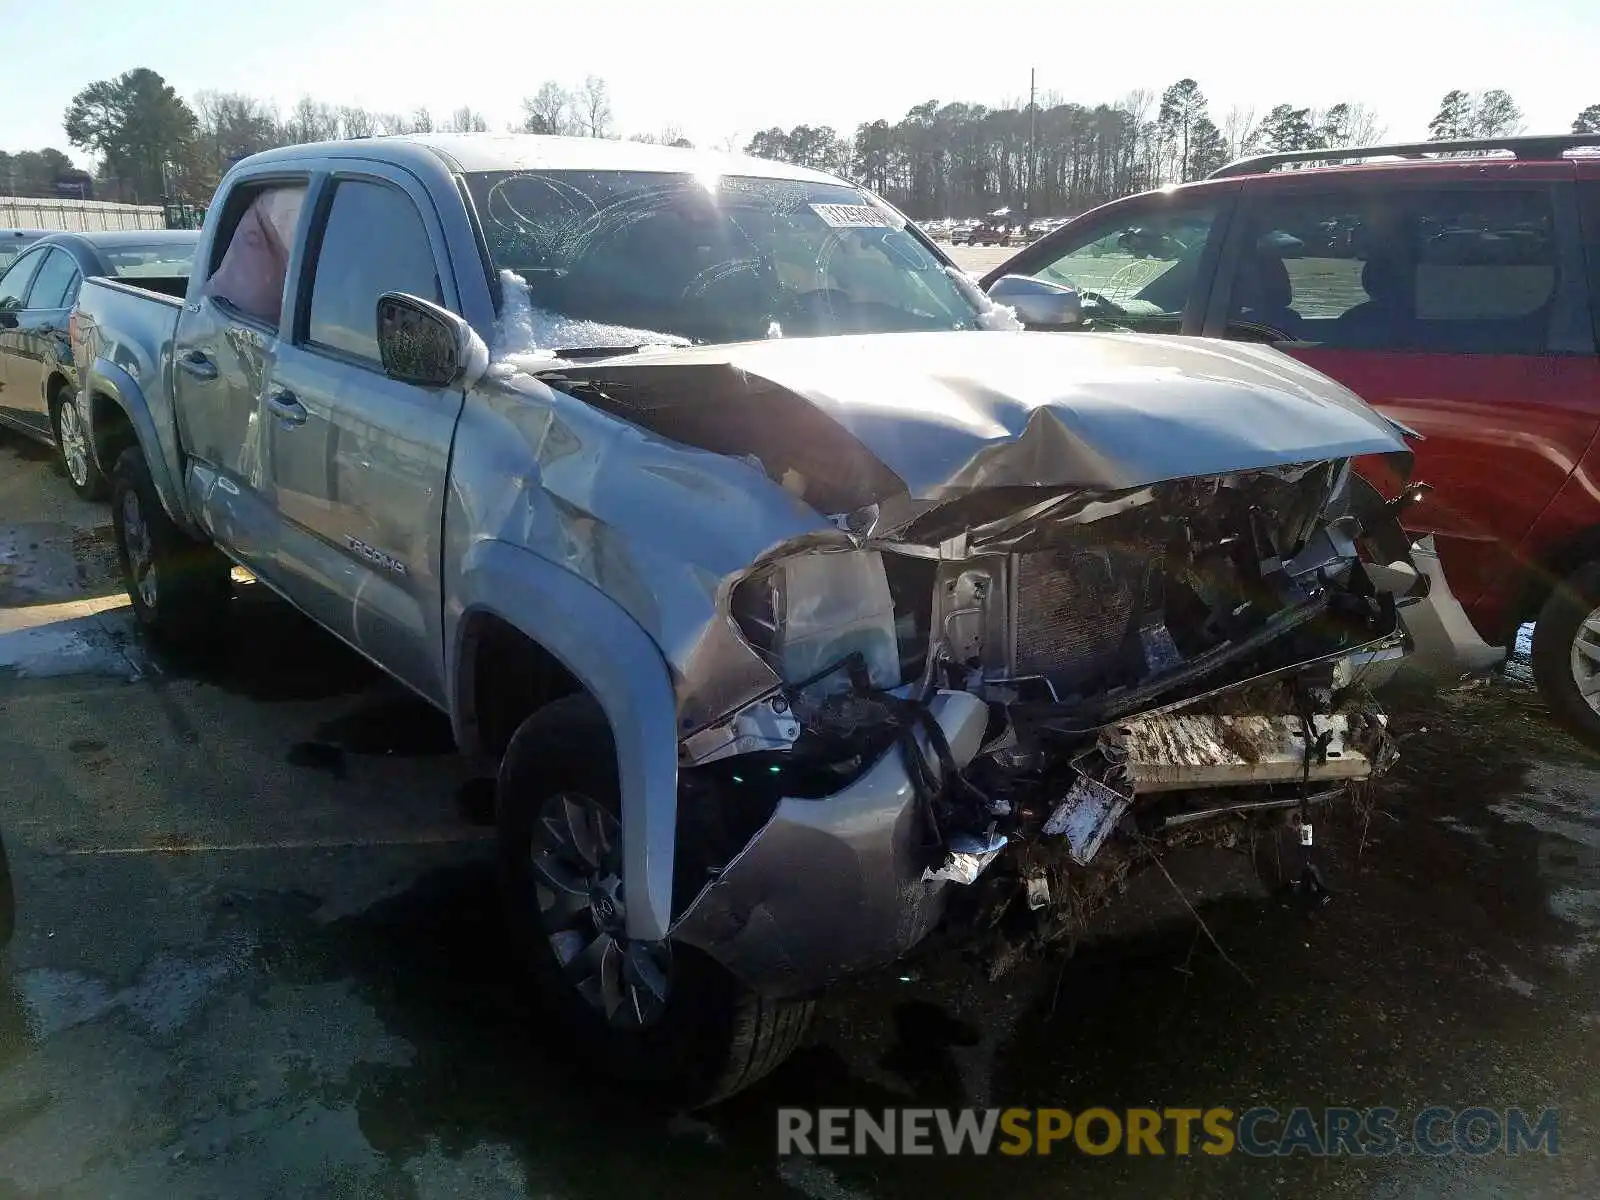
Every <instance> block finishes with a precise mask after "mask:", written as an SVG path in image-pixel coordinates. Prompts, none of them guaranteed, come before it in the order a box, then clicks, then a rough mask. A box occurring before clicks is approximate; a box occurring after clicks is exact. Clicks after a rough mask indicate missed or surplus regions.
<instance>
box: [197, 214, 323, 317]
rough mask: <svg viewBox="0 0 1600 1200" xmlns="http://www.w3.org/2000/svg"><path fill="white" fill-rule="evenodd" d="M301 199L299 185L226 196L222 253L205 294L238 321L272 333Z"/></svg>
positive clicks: (286, 272) (280, 299)
mask: <svg viewBox="0 0 1600 1200" xmlns="http://www.w3.org/2000/svg"><path fill="white" fill-rule="evenodd" d="M305 195H306V189H305V185H304V184H291V185H280V184H272V185H268V186H265V187H257V188H241V189H239V190H237V191H235V192H234V194H233V195H231V196H229V198H228V211H226V212H225V213H224V214H223V226H222V231H221V233H222V236H221V237H219V239H218V244H219V245H221V246H223V247H225V248H224V249H223V250H222V253H221V258H220V259H218V260H217V261H216V262H215V263H214V264H213V270H212V272H211V277H210V278H209V279H208V280H206V284H205V294H206V295H208V296H210V297H212V298H213V299H214V300H217V301H219V302H220V303H221V304H222V305H223V306H224V307H226V308H228V309H229V310H231V311H232V312H233V313H235V314H237V315H239V316H242V317H246V318H248V319H249V320H251V321H254V322H257V323H259V324H262V325H266V326H268V327H269V328H272V329H276V328H277V327H278V315H279V313H280V312H281V311H282V309H283V286H284V281H285V280H286V279H287V278H288V274H289V252H290V250H291V249H292V248H293V246H294V233H295V227H296V226H297V225H298V223H299V220H300V208H301V205H302V202H303V201H304V200H305ZM213 252H214V253H215V251H213Z"/></svg>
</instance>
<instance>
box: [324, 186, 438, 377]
mask: <svg viewBox="0 0 1600 1200" xmlns="http://www.w3.org/2000/svg"><path fill="white" fill-rule="evenodd" d="M315 271H316V274H315V276H314V277H313V279H312V282H311V308H310V316H309V319H308V321H307V326H306V341H307V342H309V343H310V344H312V345H315V346H322V347H326V348H328V349H331V350H340V351H343V352H344V353H346V354H350V355H354V356H355V357H357V358H362V359H367V360H369V361H371V362H378V361H379V357H378V336H377V335H378V297H379V296H381V295H383V293H385V292H406V293H408V294H410V295H412V296H417V297H420V298H421V299H423V300H431V301H433V302H434V303H435V304H440V303H443V300H444V297H443V295H442V294H441V291H440V287H439V273H438V267H437V265H436V264H435V262H434V257H433V248H432V247H431V246H430V245H429V244H428V231H427V229H426V228H425V227H424V226H423V224H422V217H421V216H420V215H419V214H418V212H417V207H416V205H415V204H413V203H412V202H411V197H409V196H407V195H406V194H405V193H404V192H402V191H401V190H400V189H399V188H396V187H391V186H389V185H388V184H383V183H373V182H369V181H368V180H364V179H344V180H341V181H340V182H339V183H338V185H337V186H336V188H335V190H334V193H333V203H332V205H331V206H330V207H329V209H328V219H327V222H326V223H325V224H324V226H323V230H322V236H321V244H320V248H319V249H318V251H317V256H316V268H315Z"/></svg>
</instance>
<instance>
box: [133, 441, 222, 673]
mask: <svg viewBox="0 0 1600 1200" xmlns="http://www.w3.org/2000/svg"><path fill="white" fill-rule="evenodd" d="M111 524H112V528H113V529H114V530H115V532H116V538H117V559H118V561H119V562H120V563H121V564H122V579H123V583H124V585H125V586H126V587H127V589H128V599H129V600H131V601H132V602H133V614H134V616H135V617H136V618H137V619H138V622H139V626H140V628H142V629H144V630H145V631H146V632H147V633H149V634H150V636H151V637H153V638H155V639H156V640H157V641H159V642H161V643H162V644H163V645H165V646H167V647H169V648H170V649H173V650H200V649H209V648H210V647H212V646H213V645H214V644H215V643H216V641H217V639H218V637H219V635H220V634H221V632H222V630H223V627H224V625H225V623H226V620H227V617H228V612H229V603H230V601H231V600H232V596H233V583H232V579H231V578H230V574H229V573H230V571H231V570H232V565H231V564H230V563H229V562H228V560H227V558H226V557H224V556H223V554H222V553H221V552H220V551H219V550H217V548H216V547H215V546H213V545H211V544H210V543H209V542H202V541H197V540H195V539H194V538H192V537H190V536H189V535H188V534H186V533H185V532H184V531H183V530H181V529H179V528H178V526H177V525H176V524H175V523H174V522H173V520H172V518H171V517H169V516H168V515H167V510H166V508H165V507H164V506H163V505H162V503H161V497H160V496H158V495H157V494H156V488H155V484H154V483H153V482H152V481H151V479H150V468H149V466H148V465H147V464H146V463H145V460H144V452H143V451H142V450H140V449H139V448H138V447H137V446H131V447H129V448H128V449H126V450H124V451H123V452H122V455H121V457H120V458H118V459H117V465H116V466H115V467H114V468H113V469H112V472H111Z"/></svg>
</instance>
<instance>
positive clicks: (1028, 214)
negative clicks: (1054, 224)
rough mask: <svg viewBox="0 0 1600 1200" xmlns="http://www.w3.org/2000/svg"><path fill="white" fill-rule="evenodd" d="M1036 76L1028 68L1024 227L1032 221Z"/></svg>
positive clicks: (1032, 70)
mask: <svg viewBox="0 0 1600 1200" xmlns="http://www.w3.org/2000/svg"><path fill="white" fill-rule="evenodd" d="M1037 74H1038V71H1037V69H1036V68H1034V67H1029V68H1028V186H1027V191H1026V192H1025V193H1024V196H1023V201H1022V221H1023V224H1024V225H1026V224H1029V223H1031V222H1032V221H1033V171H1034V161H1035V160H1034V157H1033V138H1034V131H1035V126H1037V124H1038V118H1037V116H1036V112H1037V110H1036V109H1035V107H1034V103H1033V95H1034V79H1035V76H1036V75H1037Z"/></svg>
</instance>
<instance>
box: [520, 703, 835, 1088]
mask: <svg viewBox="0 0 1600 1200" xmlns="http://www.w3.org/2000/svg"><path fill="white" fill-rule="evenodd" d="M569 800H570V801H572V802H573V803H575V804H578V805H580V807H581V808H582V810H583V811H586V812H589V813H591V814H594V813H595V811H596V810H599V813H600V814H601V815H599V816H598V818H597V819H598V820H600V821H602V822H604V823H605V825H606V828H607V829H610V830H612V831H614V832H615V833H616V834H617V836H616V837H615V842H616V845H615V846H610V845H609V837H608V836H603V837H602V839H601V841H600V843H599V844H600V845H602V846H605V847H606V851H605V854H603V855H596V856H594V857H596V858H605V860H606V861H607V862H612V863H616V862H619V860H620V819H621V812H622V807H621V792H620V789H619V787H618V783H617V762H616V750H615V746H614V742H613V740H612V735H611V728H610V725H609V724H608V723H607V721H606V717H605V713H604V712H603V711H602V710H601V708H600V706H599V705H598V704H597V703H596V702H595V701H594V700H593V699H592V698H591V697H589V696H587V695H582V694H579V695H572V696H566V697H563V698H562V699H559V700H555V701H552V702H551V703H549V704H547V705H545V706H544V707H542V708H540V709H539V710H538V711H536V712H535V713H534V714H533V715H532V716H530V717H528V718H527V720H525V721H523V723H522V724H521V726H519V727H518V729H517V732H516V733H515V734H514V735H513V736H512V739H511V743H510V745H509V746H508V747H507V749H506V753H505V757H504V758H503V759H502V761H501V764H500V775H499V779H498V781H497V798H496V810H497V811H496V823H497V827H498V834H499V863H500V885H501V895H502V900H503V902H504V905H505V913H506V927H507V931H508V934H509V937H510V939H511V943H512V944H511V951H512V955H513V957H515V958H516V959H517V960H518V961H520V962H521V963H522V965H523V966H524V967H525V968H526V970H527V971H528V973H529V976H530V977H531V979H532V980H533V981H534V983H535V984H536V986H537V987H538V989H539V992H540V993H541V998H542V999H543V1000H544V1001H545V1002H546V1005H547V1006H548V1008H549V1009H550V1011H551V1013H552V1015H553V1017H554V1018H555V1020H556V1021H557V1022H558V1023H559V1025H560V1026H561V1027H562V1030H563V1032H564V1033H565V1034H566V1035H567V1036H568V1037H569V1038H571V1039H572V1040H573V1041H574V1042H575V1043H576V1044H577V1046H578V1047H579V1049H580V1051H581V1053H582V1056H583V1057H584V1059H585V1060H586V1061H588V1062H591V1063H593V1064H594V1065H596V1066H597V1067H598V1068H599V1069H600V1070H601V1071H602V1072H604V1073H605V1074H607V1075H610V1076H612V1077H613V1078H616V1079H620V1080H625V1081H627V1082H629V1083H632V1084H635V1085H642V1086H645V1087H648V1088H650V1089H652V1090H655V1091H659V1092H661V1093H664V1094H665V1095H666V1096H669V1097H670V1098H671V1099H673V1100H674V1101H676V1102H679V1103H685V1104H689V1105H692V1106H696V1107H699V1106H703V1105H707V1104H711V1103H713V1102H715V1101H717V1100H720V1099H723V1098H724V1097H726V1096H730V1095H732V1094H733V1093H734V1092H737V1091H739V1090H741V1089H743V1088H745V1087H748V1086H749V1085H750V1084H752V1083H754V1082H755V1081H756V1080H757V1079H759V1078H761V1077H762V1076H763V1075H765V1074H767V1072H769V1071H771V1070H772V1069H773V1068H774V1067H776V1066H777V1065H778V1064H779V1063H781V1062H782V1061H783V1060H784V1059H785V1058H787V1057H788V1056H789V1055H790V1054H791V1053H792V1052H793V1051H794V1049H795V1048H796V1047H797V1046H798V1045H799V1044H800V1042H801V1040H802V1038H803V1037H804V1035H805V1032H806V1029H807V1027H808V1025H809V1024H810V1021H811V1016H812V1012H813V1010H814V1008H815V1005H814V1002H813V1001H810V1000H787V1001H783V1000H780V1001H774V1000H769V999H764V998H762V997H760V996H758V995H757V994H756V993H755V992H753V991H751V990H750V989H749V988H746V987H745V986H744V985H742V984H740V983H739V982H738V981H737V980H736V979H734V978H733V976H731V975H730V974H728V973H727V971H725V970H724V969H723V968H722V967H720V966H719V965H718V964H716V963H715V962H713V961H711V960H710V959H709V958H707V957H705V956H704V955H702V954H700V953H699V952H697V951H696V950H694V948H692V947H688V946H680V945H673V946H671V947H670V948H663V947H661V946H660V945H659V944H655V943H652V944H650V945H649V946H641V945H640V944H639V943H629V942H628V941H627V939H626V935H625V932H623V931H622V930H621V925H620V922H617V923H613V924H611V925H610V926H609V928H610V929H611V933H605V932H604V930H605V928H606V926H605V925H604V923H603V922H602V921H601V920H600V918H599V917H597V916H596V915H595V912H596V910H595V909H594V906H593V904H592V903H591V902H590V901H582V902H578V901H577V900H576V897H577V896H578V895H579V894H580V893H581V891H582V888H583V887H584V886H588V887H590V888H591V891H590V892H589V895H590V896H591V897H592V896H593V895H594V894H595V891H596V890H598V891H600V892H604V891H605V889H606V887H607V886H608V885H607V884H606V883H603V882H601V879H602V878H604V879H611V878H613V877H614V873H615V872H616V871H617V870H619V868H618V867H606V866H601V867H597V868H595V874H594V875H591V876H588V877H585V878H586V879H587V882H586V883H585V882H584V881H583V880H581V879H575V878H572V877H564V878H568V879H569V880H570V881H571V882H573V883H574V884H576V886H575V887H573V888H572V889H571V890H570V891H569V892H568V893H566V895H569V896H571V897H573V898H574V900H573V903H574V904H575V905H576V908H577V909H578V910H581V911H578V912H577V915H576V916H575V917H574V916H568V917H566V918H563V917H562V916H561V907H560V901H561V900H562V899H563V893H561V892H558V891H557V890H556V889H555V888H553V887H551V886H550V885H549V880H550V878H551V873H552V866H551V865H550V864H551V863H552V858H551V856H550V855H549V854H548V853H545V852H543V851H542V849H541V848H542V847H544V846H546V845H548V844H549V843H548V840H547V839H548V836H549V833H548V825H547V824H546V822H549V821H553V820H555V819H556V818H555V817H554V816H553V815H552V813H564V812H565V811H566V810H565V808H564V807H563V806H564V805H565V804H566V803H567V802H568V801H569ZM589 802H592V805H591V804H589ZM552 806H555V807H552ZM605 815H609V817H610V818H614V822H610V821H606V820H605ZM565 820H566V823H567V824H568V825H571V824H572V818H571V817H566V818H565ZM583 823H584V822H583V821H581V820H580V821H579V822H578V824H580V825H582V824H583ZM536 838H537V839H539V840H537V841H536ZM536 861H538V862H539V863H540V864H541V865H540V866H538V867H536V865H535V864H536ZM556 869H560V870H565V868H564V867H557V868H556ZM607 872H611V874H607ZM614 895H615V897H616V900H617V903H618V904H619V905H621V906H623V907H624V908H625V905H626V902H627V897H626V895H625V894H624V893H623V892H622V891H621V890H620V889H617V890H616V891H615V892H614ZM600 903H601V904H602V906H603V908H602V910H600V911H603V912H604V913H605V914H606V915H612V909H611V908H610V906H609V905H607V904H606V902H605V901H604V900H602V901H601V902H600ZM542 905H543V907H541V906H542ZM574 926H581V932H578V933H577V934H576V935H574ZM574 936H575V937H576V940H575V941H570V942H569V941H567V940H565V939H571V938H574ZM591 938H592V939H593V940H592V941H590V940H589V939H591ZM605 938H609V939H611V944H614V945H616V946H617V947H619V949H618V951H617V953H618V955H619V956H620V960H619V961H621V962H622V963H623V965H622V966H621V967H620V968H613V975H612V980H611V981H612V983H613V984H615V983H616V979H617V976H618V974H620V975H621V977H622V978H623V980H624V982H626V979H627V974H628V969H629V968H628V965H627V964H628V963H630V962H632V961H633V960H634V957H635V956H636V955H648V956H650V957H651V958H652V960H653V961H655V962H657V963H658V964H659V963H662V962H665V963H667V964H668V966H667V971H666V973H665V982H666V987H665V989H664V990H665V996H664V1002H663V1003H662V1004H661V1005H660V1007H659V1008H657V1009H656V1010H654V1013H653V1015H652V1016H651V1017H650V1019H649V1020H648V1021H639V1022H635V1021H634V1020H633V1018H632V1017H630V1016H629V1014H628V1011H627V1010H626V1009H624V1008H623V1007H622V1006H621V1005H619V1006H618V1008H617V1010H616V1011H617V1012H620V1013H621V1014H622V1015H621V1019H620V1021H621V1023H619V1019H618V1018H617V1017H615V1016H613V1017H611V1019H608V1012H607V1011H606V1010H605V1007H604V1001H603V1000H598V999H594V998H592V997H593V996H594V995H595V992H596V991H597V989H598V988H599V986H600V985H599V984H598V983H596V985H595V988H592V989H591V990H590V992H589V993H587V994H586V993H585V992H584V991H583V990H582V986H583V985H581V984H580V983H578V982H575V981H574V978H573V975H574V964H575V963H576V961H577V960H578V959H580V958H582V957H584V956H585V954H586V949H577V948H574V949H570V950H569V949H568V947H569V946H573V947H576V946H579V945H581V944H585V943H586V946H587V948H592V947H593V946H594V945H595V944H596V943H598V942H600V941H601V940H602V939H605ZM558 944H559V948H558ZM607 949H609V946H608V947H607ZM558 953H560V954H566V955H567V957H566V958H565V963H566V965H565V966H564V965H563V959H562V958H558ZM603 953H604V952H602V955H601V956H597V957H603ZM602 974H603V972H602V971H598V970H597V971H596V973H595V976H594V980H598V979H599V978H600V977H601V975H602ZM590 982H592V980H584V981H583V984H588V983H590ZM634 1012H635V1013H636V1012H637V1010H634Z"/></svg>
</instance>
